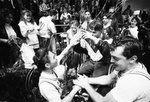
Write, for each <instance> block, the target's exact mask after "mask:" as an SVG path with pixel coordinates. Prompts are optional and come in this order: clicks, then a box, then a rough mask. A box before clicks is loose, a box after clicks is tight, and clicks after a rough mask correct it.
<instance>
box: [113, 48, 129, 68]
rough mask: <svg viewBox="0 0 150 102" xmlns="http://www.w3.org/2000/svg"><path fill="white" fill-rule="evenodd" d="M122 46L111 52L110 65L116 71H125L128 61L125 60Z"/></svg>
mask: <svg viewBox="0 0 150 102" xmlns="http://www.w3.org/2000/svg"><path fill="white" fill-rule="evenodd" d="M123 52H124V46H119V47H117V48H116V49H115V50H114V51H111V63H112V64H113V65H114V67H115V69H116V70H117V71H125V70H127V68H128V66H129V64H130V59H127V58H126V57H125V56H124V55H123Z"/></svg>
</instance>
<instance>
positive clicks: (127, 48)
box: [113, 36, 143, 62]
mask: <svg viewBox="0 0 150 102" xmlns="http://www.w3.org/2000/svg"><path fill="white" fill-rule="evenodd" d="M118 46H124V52H123V53H122V54H123V55H124V56H125V57H126V58H127V59H129V58H131V57H132V56H134V55H135V56H137V62H139V61H140V60H141V57H142V52H143V49H142V44H141V43H140V42H139V40H137V39H135V38H133V37H131V36H125V37H123V38H121V39H120V41H118V42H117V44H116V46H115V47H114V48H116V47H118ZM114 48H113V50H114Z"/></svg>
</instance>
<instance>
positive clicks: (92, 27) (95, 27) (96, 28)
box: [89, 20, 103, 38]
mask: <svg viewBox="0 0 150 102" xmlns="http://www.w3.org/2000/svg"><path fill="white" fill-rule="evenodd" d="M102 29H103V25H102V23H101V22H100V21H98V20H93V21H92V22H91V23H90V24H89V31H90V32H93V35H94V36H95V37H97V38H100V36H102V35H101V32H102Z"/></svg>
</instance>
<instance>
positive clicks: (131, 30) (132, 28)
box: [128, 17, 140, 39]
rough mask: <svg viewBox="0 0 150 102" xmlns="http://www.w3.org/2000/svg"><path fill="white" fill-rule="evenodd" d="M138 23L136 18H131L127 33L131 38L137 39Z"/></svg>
mask: <svg viewBox="0 0 150 102" xmlns="http://www.w3.org/2000/svg"><path fill="white" fill-rule="evenodd" d="M139 22H140V20H139V19H138V18H137V17H132V18H131V23H130V25H129V28H128V30H129V33H130V35H131V36H132V37H133V38H136V39H138V32H139V31H138V26H137V24H138V23H139Z"/></svg>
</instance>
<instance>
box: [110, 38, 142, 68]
mask: <svg viewBox="0 0 150 102" xmlns="http://www.w3.org/2000/svg"><path fill="white" fill-rule="evenodd" d="M141 55H142V45H141V43H140V42H139V41H138V40H137V39H134V38H132V37H129V36H127V37H124V38H123V39H121V40H120V41H119V42H118V44H117V45H116V46H115V47H114V48H113V49H112V51H111V62H112V63H113V64H114V66H115V68H116V70H118V71H126V70H129V69H130V68H132V66H133V65H134V64H136V63H137V62H139V61H140V58H141Z"/></svg>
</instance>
